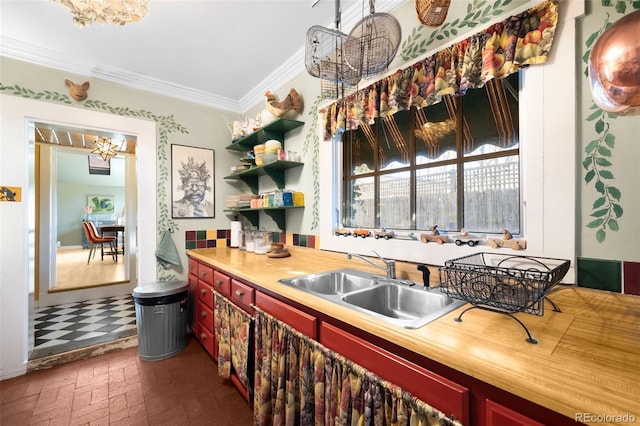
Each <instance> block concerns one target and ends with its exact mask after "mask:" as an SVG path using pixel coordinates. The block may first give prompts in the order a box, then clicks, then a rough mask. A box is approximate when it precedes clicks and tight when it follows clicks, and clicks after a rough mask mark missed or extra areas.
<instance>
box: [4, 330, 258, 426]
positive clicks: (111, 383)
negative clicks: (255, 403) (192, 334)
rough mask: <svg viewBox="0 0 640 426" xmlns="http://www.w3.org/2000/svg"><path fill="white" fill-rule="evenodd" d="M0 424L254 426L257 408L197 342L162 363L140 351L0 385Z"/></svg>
mask: <svg viewBox="0 0 640 426" xmlns="http://www.w3.org/2000/svg"><path fill="white" fill-rule="evenodd" d="M0 424H1V425H7V426H21V425H123V426H124V425H126V426H133V425H153V426H156V425H170V426H177V425H220V426H227V425H228V426H243V425H252V424H253V416H252V412H251V408H250V407H249V404H248V403H247V401H246V400H244V398H243V397H242V396H241V395H240V393H239V392H238V391H237V390H236V388H235V387H234V386H233V384H232V383H231V382H230V381H228V380H225V379H223V378H221V377H220V376H218V367H217V365H216V364H215V363H214V362H213V360H212V359H211V357H210V356H209V355H208V354H207V353H206V352H205V351H204V349H203V348H202V347H201V346H200V344H199V343H198V342H196V341H195V340H193V339H190V340H189V342H188V345H187V347H186V348H185V350H184V351H182V352H181V353H179V354H178V355H176V356H174V357H171V358H168V359H165V360H161V361H142V360H140V359H139V358H138V349H137V347H133V348H128V349H122V350H119V351H115V352H111V353H108V354H105V355H101V356H97V357H94V358H89V359H84V360H80V361H75V362H71V363H68V364H64V365H60V366H57V367H53V368H50V369H47V370H39V371H34V372H32V373H28V374H26V375H24V376H20V377H15V378H12V379H8V380H3V381H1V382H0Z"/></svg>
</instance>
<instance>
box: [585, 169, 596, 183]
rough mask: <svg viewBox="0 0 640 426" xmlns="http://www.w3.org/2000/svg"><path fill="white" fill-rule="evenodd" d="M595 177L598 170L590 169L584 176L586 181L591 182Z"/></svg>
mask: <svg viewBox="0 0 640 426" xmlns="http://www.w3.org/2000/svg"><path fill="white" fill-rule="evenodd" d="M594 177H596V172H595V171H593V170H589V171H588V172H587V174H586V175H585V176H584V180H585V182H586V183H589V182H591V181H592V180H593V178H594Z"/></svg>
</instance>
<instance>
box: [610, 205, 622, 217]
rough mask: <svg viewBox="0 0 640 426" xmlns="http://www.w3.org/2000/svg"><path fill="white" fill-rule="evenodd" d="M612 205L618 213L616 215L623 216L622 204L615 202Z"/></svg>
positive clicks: (615, 212) (614, 211)
mask: <svg viewBox="0 0 640 426" xmlns="http://www.w3.org/2000/svg"><path fill="white" fill-rule="evenodd" d="M612 207H613V213H614V214H615V215H616V217H620V216H622V213H624V211H623V210H622V206H621V205H620V204H617V203H613V206H612Z"/></svg>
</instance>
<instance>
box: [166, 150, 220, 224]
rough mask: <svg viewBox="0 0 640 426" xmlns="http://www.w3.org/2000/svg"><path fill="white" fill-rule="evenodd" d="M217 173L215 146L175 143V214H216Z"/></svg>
mask: <svg viewBox="0 0 640 426" xmlns="http://www.w3.org/2000/svg"><path fill="white" fill-rule="evenodd" d="M213 176H214V151H213V150H212V149H206V148H194V147H191V146H183V145H171V217H172V218H174V219H187V218H210V217H214V216H215V208H214V207H215V206H214V187H213Z"/></svg>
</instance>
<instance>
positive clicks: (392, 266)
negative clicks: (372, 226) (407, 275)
mask: <svg viewBox="0 0 640 426" xmlns="http://www.w3.org/2000/svg"><path fill="white" fill-rule="evenodd" d="M372 251H373V253H375V255H376V256H378V258H380V260H382V261H383V262H384V264H385V265H386V267H384V266H380V265H376V264H375V263H373V262H372V261H370V260H369V259H367V258H366V257H364V256H361V255H359V254H353V253H347V259H351V258H352V257H357V258H359V259H362V260H364V261H365V262H367V263H369V264H371V265H373V266H375V267H376V268H378V269H382V270H383V271H385V272H386V273H387V278H392V279H395V278H396V261H395V260H393V259H385V258H384V257H382V256H380V255H379V254H378V253H376V252H375V251H374V250H372Z"/></svg>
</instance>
